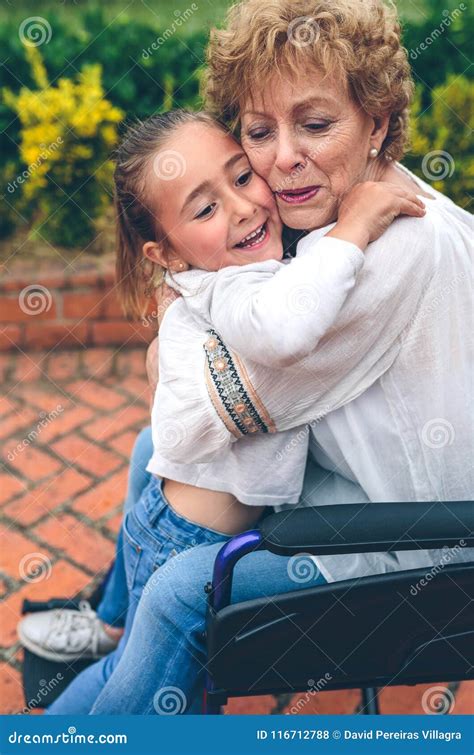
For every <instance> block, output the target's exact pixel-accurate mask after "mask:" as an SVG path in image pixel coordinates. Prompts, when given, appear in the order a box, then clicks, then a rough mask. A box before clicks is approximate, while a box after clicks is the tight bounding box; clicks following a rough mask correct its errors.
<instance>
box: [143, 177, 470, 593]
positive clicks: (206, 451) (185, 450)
mask: <svg viewBox="0 0 474 755" xmlns="http://www.w3.org/2000/svg"><path fill="white" fill-rule="evenodd" d="M410 175H411V174H410ZM412 177H413V176H412ZM413 178H414V180H416V181H417V182H418V183H419V184H420V185H421V186H422V188H423V189H424V191H425V192H427V193H428V194H431V195H433V196H434V197H435V198H434V199H426V200H425V202H426V206H427V213H426V216H425V218H423V219H412V218H400V219H398V220H396V221H395V222H394V223H393V224H392V226H391V227H390V228H389V229H388V230H387V231H386V232H385V233H384V234H383V236H382V237H381V238H380V239H378V240H377V241H375V242H374V243H372V244H370V245H369V248H368V250H367V252H366V259H365V264H364V266H363V267H362V269H361V271H360V273H359V275H358V279H357V285H356V286H355V287H354V288H353V289H352V290H351V291H350V293H349V294H348V295H347V298H346V299H345V302H344V304H343V305H342V307H341V309H340V311H339V313H338V315H337V317H336V319H335V322H334V324H333V326H332V327H331V328H330V329H329V331H328V332H327V333H326V335H325V336H323V337H322V338H321V339H320V340H319V341H318V343H317V345H316V347H315V348H314V349H313V350H312V351H311V353H309V354H308V355H307V356H306V357H304V358H302V359H301V360H300V361H299V362H297V363H296V364H289V365H288V366H286V367H285V368H284V369H282V368H281V367H280V368H275V367H273V366H268V365H264V364H261V363H257V362H255V361H252V360H245V368H246V371H247V376H248V380H249V381H250V383H251V384H252V387H253V390H254V391H255V393H256V395H257V396H258V399H259V401H260V402H261V404H262V405H263V406H264V408H265V412H266V413H267V415H268V417H269V418H270V420H271V422H272V423H273V425H274V427H275V428H276V429H277V430H285V431H286V430H289V429H294V428H296V427H300V426H301V425H303V424H309V426H310V428H311V453H312V454H313V456H314V458H315V459H316V460H317V461H318V462H319V463H320V464H322V465H323V466H324V467H326V468H327V469H328V470H329V471H330V472H331V471H338V472H340V473H341V474H342V475H344V476H345V477H346V478H347V479H348V480H349V481H353V482H357V483H359V484H360V485H361V486H362V488H363V489H364V491H365V493H366V494H367V497H368V499H369V500H371V501H415V500H433V501H440V502H441V501H443V500H457V499H472V498H473V492H474V484H473V464H472V462H473V439H472V420H473V408H472V393H473V391H472V389H473V380H472V351H473V350H472V334H473V330H474V329H473V308H472V218H471V216H470V215H469V214H468V213H466V212H464V211H463V210H461V209H460V208H458V207H456V206H455V205H454V204H453V203H452V202H451V201H450V200H448V199H447V198H445V197H443V196H442V195H441V194H439V193H438V192H435V191H434V190H433V189H432V188H431V187H430V186H428V185H427V184H425V183H423V182H421V181H419V179H415V177H413ZM326 231H327V229H320V230H319V231H316V232H313V234H311V236H312V239H311V243H314V240H315V237H317V234H320V235H321V236H322V235H323V234H324V233H325V232H326ZM315 234H316V236H315ZM305 241H306V239H303V241H302V242H300V243H301V248H300V250H299V253H301V254H303V255H304V253H305V246H304V245H305ZM172 306H173V307H175V306H177V304H174V305H172ZM190 327H191V330H193V331H194V338H195V340H196V343H197V344H198V346H197V348H196V349H195V350H194V352H193V366H192V367H191V366H190V363H189V362H187V363H186V367H185V368H184V369H183V373H182V375H181V379H179V380H175V381H174V384H173V385H171V384H168V386H167V391H165V392H166V394H167V395H166V397H164V399H161V401H160V407H159V408H160V415H161V416H160V419H158V418H157V421H160V422H161V421H166V420H167V419H168V421H174V422H178V423H181V424H180V427H181V431H182V438H181V440H180V442H179V443H177V444H176V445H175V447H174V448H173V450H172V456H173V460H175V461H180V460H181V461H183V460H187V459H189V460H192V461H201V460H203V459H206V460H212V459H216V458H218V457H219V455H220V454H221V453H222V451H223V450H224V449H227V448H229V447H231V446H232V445H234V444H235V442H236V437H235V436H234V435H233V434H232V432H230V431H229V429H228V427H226V425H225V424H224V423H223V421H222V419H221V417H220V416H219V414H218V412H216V410H215V408H214V405H213V404H212V402H211V400H210V397H209V393H208V390H207V388H206V383H205V378H204V373H205V370H206V358H205V357H203V355H202V354H200V355H198V351H199V349H202V344H203V341H204V339H205V337H206V336H205V335H204V333H203V332H202V329H201V330H199V327H198V326H197V327H194V326H193V325H191V326H190ZM187 335H188V339H191V331H189V332H188V334H187ZM190 370H191V371H190ZM242 442H243V441H242V440H239V441H238V443H242ZM303 502H304V503H306V504H310V505H318V503H319V501H318V495H317V493H315V492H313V493H312V492H311V491H310V490H309V489H308V488H307V486H306V485H305V491H304V501H303ZM323 502H330V501H321V503H323ZM334 502H336V501H334ZM337 502H341V503H342V502H344V501H342V500H339V501H337ZM346 502H350V501H346ZM376 558H377V555H376V554H367V557H366V558H364V559H362V561H364V563H363V564H360V563H359V564H358V565H357V569H356V571H355V572H352V573H351V576H352V575H353V574H359V573H360V574H363V573H367V572H369V573H370V572H372V573H374V572H375V571H384V570H387V569H389V568H390V564H389V563H388V562H387V563H385V564H380V563H379V564H376V563H375V561H374V559H376ZM391 558H392V557H390V559H391ZM472 558H473V554H472V550H471V552H470V553H469V551H467V550H466V551H463V552H462V554H461V556H456V557H455V558H453V560H456V561H457V560H463V559H464V560H466V559H472ZM390 559H389V560H390ZM359 560H360V559H359ZM349 561H350V563H351V564H352V566H354V559H344V557H342V556H341V557H339V556H334V557H324V558H321V559H318V563H319V564H320V566H321V567H322V571H323V573H325V575H326V577H327V578H329V579H342V578H344V576H345V574H346V573H347V568H348V563H349ZM395 561H398V563H395V562H394V564H393V568H414V567H415V566H425V565H426V566H429V565H430V564H433V563H437V562H439V554H437V553H435V552H428V551H420V552H416V551H410V552H403V553H402V552H399V553H397V554H396V556H395ZM324 564H326V566H324ZM407 564H408V565H407Z"/></svg>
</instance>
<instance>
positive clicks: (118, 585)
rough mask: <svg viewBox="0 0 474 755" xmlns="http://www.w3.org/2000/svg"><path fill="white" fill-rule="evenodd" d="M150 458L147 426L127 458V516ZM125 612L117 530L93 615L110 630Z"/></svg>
mask: <svg viewBox="0 0 474 755" xmlns="http://www.w3.org/2000/svg"><path fill="white" fill-rule="evenodd" d="M152 455H153V442H152V438H151V427H145V428H144V429H143V430H142V431H141V432H140V433H139V434H138V436H137V439H136V441H135V444H134V446H133V450H132V455H131V458H130V467H129V473H128V487H127V496H126V498H125V504H124V514H127V512H128V511H130V509H132V508H133V506H134V505H135V504H136V503H137V502H138V500H139V499H140V496H141V494H142V492H143V490H144V488H145V487H146V486H147V485H148V483H149V481H150V479H151V474H150V473H149V472H147V471H146V466H147V464H148V462H149V460H150V459H151V457H152ZM127 609H128V590H127V582H126V579H125V564H124V560H123V536H122V529H120V532H119V535H118V538H117V545H116V553H115V562H114V565H113V567H112V569H111V571H110V574H109V577H108V580H107V583H106V585H105V588H104V594H103V596H102V600H101V602H100V604H99V606H98V608H97V614H98V615H99V617H100V618H101V619H102V621H103V622H104V623H105V624H110V625H111V626H114V627H124V626H125V619H126V616H127Z"/></svg>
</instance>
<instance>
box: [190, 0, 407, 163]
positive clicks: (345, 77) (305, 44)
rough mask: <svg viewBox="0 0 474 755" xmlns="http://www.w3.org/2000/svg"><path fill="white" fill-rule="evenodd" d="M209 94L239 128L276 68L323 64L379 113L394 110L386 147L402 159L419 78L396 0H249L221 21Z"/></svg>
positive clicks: (210, 56)
mask: <svg viewBox="0 0 474 755" xmlns="http://www.w3.org/2000/svg"><path fill="white" fill-rule="evenodd" d="M207 60H208V70H207V75H206V80H205V96H206V99H207V105H208V107H209V108H210V110H211V111H212V112H214V111H216V112H218V113H219V114H220V116H221V117H222V118H223V120H224V122H225V123H228V124H230V126H231V127H232V128H233V129H235V128H236V124H237V122H238V118H239V111H240V108H241V105H242V102H243V100H244V99H245V98H246V97H249V98H250V99H251V96H252V94H253V93H255V91H259V92H260V91H262V90H263V89H264V88H265V86H266V84H267V82H268V80H269V79H270V77H272V76H273V75H274V74H275V72H277V71H279V70H280V71H286V70H288V69H289V70H290V71H292V72H293V73H294V74H301V72H302V71H303V72H304V71H306V72H307V75H308V81H311V68H312V67H318V68H321V69H322V70H323V71H324V72H325V73H327V74H328V75H330V76H331V75H333V76H335V77H337V78H338V79H339V80H340V81H341V83H343V84H346V82H347V84H348V85H349V88H350V92H351V94H352V96H353V98H354V100H355V101H356V102H358V103H359V104H360V105H361V106H362V108H363V110H364V111H365V112H366V113H368V114H369V115H370V116H372V117H380V116H382V115H385V114H387V113H388V114H389V115H390V122H389V127H388V132H387V136H386V138H385V141H384V143H383V145H382V154H385V156H386V157H389V158H391V159H393V160H398V159H399V158H400V157H401V156H402V155H403V152H404V150H405V147H406V143H407V130H408V106H409V104H410V101H411V98H412V94H413V82H412V78H411V73H410V66H409V63H408V58H407V53H406V50H405V49H404V48H403V47H402V44H401V40H400V25H399V21H398V18H397V13H396V10H395V7H394V5H393V3H392V4H391V5H388V4H385V3H384V2H383V0H242V2H240V3H238V4H236V5H234V6H232V7H231V8H230V10H229V12H228V16H227V23H226V26H225V28H224V29H214V30H213V32H212V33H211V39H210V42H209V46H208V52H207Z"/></svg>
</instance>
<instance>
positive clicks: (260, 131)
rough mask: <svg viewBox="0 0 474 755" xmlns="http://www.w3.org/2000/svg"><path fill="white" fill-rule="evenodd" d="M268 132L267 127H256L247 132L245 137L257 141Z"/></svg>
mask: <svg viewBox="0 0 474 755" xmlns="http://www.w3.org/2000/svg"><path fill="white" fill-rule="evenodd" d="M269 133H270V129H268V128H256V129H252V130H251V131H248V132H247V138H248V139H251V140H252V141H254V142H259V141H262V140H263V139H265V138H266V137H267V136H268V135H269Z"/></svg>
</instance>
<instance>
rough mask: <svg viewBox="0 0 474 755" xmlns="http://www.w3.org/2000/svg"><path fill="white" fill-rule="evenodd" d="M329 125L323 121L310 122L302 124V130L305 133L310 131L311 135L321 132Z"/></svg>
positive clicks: (328, 122)
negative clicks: (303, 129)
mask: <svg viewBox="0 0 474 755" xmlns="http://www.w3.org/2000/svg"><path fill="white" fill-rule="evenodd" d="M330 125H331V124H330V121H324V122H321V121H310V122H308V123H305V124H304V128H305V129H306V130H307V131H310V132H312V133H316V132H317V131H323V130H324V129H325V128H327V127H328V126H330Z"/></svg>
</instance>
